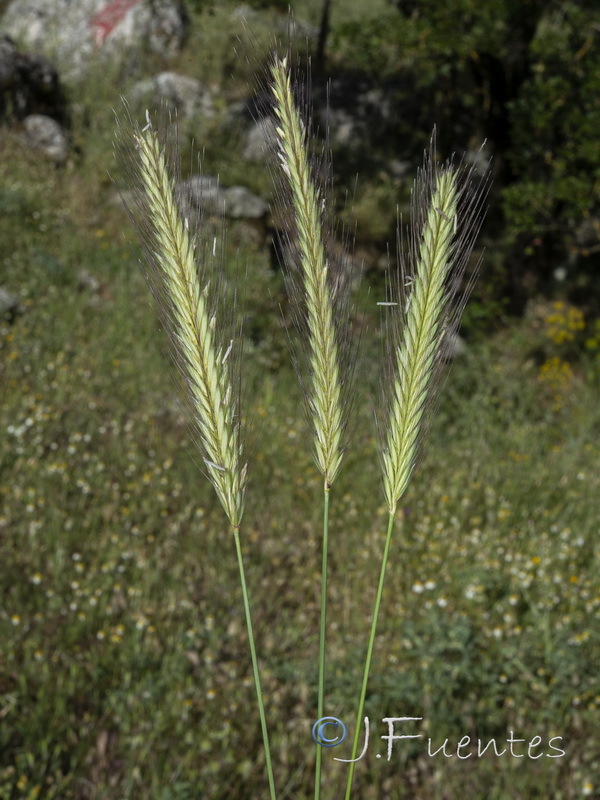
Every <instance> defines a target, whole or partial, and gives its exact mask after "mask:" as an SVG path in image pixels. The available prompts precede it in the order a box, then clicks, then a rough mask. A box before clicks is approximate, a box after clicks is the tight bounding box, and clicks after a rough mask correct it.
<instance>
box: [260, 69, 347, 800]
mask: <svg viewBox="0 0 600 800" xmlns="http://www.w3.org/2000/svg"><path fill="white" fill-rule="evenodd" d="M271 88H272V92H273V96H274V99H275V109H274V110H275V115H276V117H277V122H278V124H277V154H278V158H279V162H280V165H281V170H282V173H283V175H284V176H285V179H284V180H283V181H282V182H283V183H284V184H285V185H286V186H287V190H288V191H286V192H285V194H287V195H289V197H290V201H291V205H292V208H293V211H294V225H293V232H292V233H291V234H290V240H291V241H294V242H297V249H298V266H299V268H300V269H299V272H300V274H301V276H302V288H303V290H304V299H305V308H304V315H305V316H304V320H305V323H306V325H305V335H304V337H303V338H304V340H305V343H306V347H307V350H308V362H309V372H310V381H306V382H305V379H304V378H301V380H302V382H303V383H304V384H305V385H307V386H308V389H307V405H308V410H309V415H310V418H311V423H312V427H313V434H314V437H313V442H314V454H315V459H316V462H317V465H318V467H319V470H320V472H321V474H322V475H323V478H324V504H323V543H322V547H323V550H322V567H321V624H320V636H319V678H318V681H319V686H318V699H317V719H318V720H319V719H321V718H322V717H323V713H324V702H325V701H324V695H325V639H326V628H327V554H328V539H329V492H330V488H331V485H332V483H333V481H334V479H335V477H336V475H337V472H338V470H339V468H340V465H341V461H342V456H343V435H344V427H345V424H344V402H343V391H342V381H343V377H346V376H345V375H342V373H343V368H341V366H340V352H339V345H338V343H339V340H340V327H341V325H340V320H339V319H336V316H335V308H336V303H335V300H336V289H335V288H334V287H335V281H332V279H331V278H332V276H331V264H330V263H329V260H328V257H327V252H326V248H325V243H324V236H323V207H324V205H325V196H324V192H323V190H322V187H320V186H319V184H318V183H317V182H316V181H315V180H314V177H313V174H312V171H311V168H310V163H309V158H308V152H307V144H308V143H307V130H306V126H305V124H304V122H303V120H302V118H301V116H300V114H299V113H298V110H297V108H296V106H295V103H294V97H293V93H292V87H291V78H290V71H289V67H288V63H287V59H286V58H284V59H282V60H280V59H278V58H276V59H275V60H274V62H273V64H272V66H271ZM293 285H294V291H298V287H297V285H296V284H295V282H293ZM322 759H323V753H322V746H321V744H319V742H317V753H316V763H315V794H314V796H315V800H319V798H320V795H321V765H322Z"/></svg>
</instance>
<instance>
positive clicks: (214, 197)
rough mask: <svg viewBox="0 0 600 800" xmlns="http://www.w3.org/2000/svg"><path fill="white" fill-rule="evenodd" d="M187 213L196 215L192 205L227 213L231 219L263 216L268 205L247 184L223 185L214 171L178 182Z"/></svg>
mask: <svg viewBox="0 0 600 800" xmlns="http://www.w3.org/2000/svg"><path fill="white" fill-rule="evenodd" d="M178 188H179V195H180V200H181V206H182V211H183V213H184V214H191V215H192V216H193V208H200V209H202V210H203V211H206V212H207V213H212V214H224V215H225V216H226V217H229V218H230V219H262V218H264V217H265V216H266V215H267V213H268V211H269V205H268V203H266V202H265V201H264V200H263V199H262V198H261V197H258V195H255V194H253V193H252V192H251V191H250V189H247V188H246V187H245V186H230V187H223V186H221V185H220V184H219V180H218V178H215V177H214V176H213V175H195V176H194V177H193V178H190V179H189V180H187V181H182V182H181V183H180V184H179V187H178Z"/></svg>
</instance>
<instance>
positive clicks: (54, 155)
mask: <svg viewBox="0 0 600 800" xmlns="http://www.w3.org/2000/svg"><path fill="white" fill-rule="evenodd" d="M23 124H24V126H25V134H24V137H23V138H24V139H25V141H26V142H27V144H28V145H30V146H31V147H33V148H35V149H36V150H39V151H40V152H41V153H44V155H46V156H48V157H49V158H51V159H52V160H53V161H55V162H56V163H57V164H64V163H65V161H66V160H67V157H68V155H69V140H68V137H67V133H66V131H64V130H63V128H62V127H61V126H60V124H59V123H58V122H57V121H56V120H55V119H52V118H51V117H46V116H44V115H43V114H31V115H30V116H28V117H25V119H24V120H23Z"/></svg>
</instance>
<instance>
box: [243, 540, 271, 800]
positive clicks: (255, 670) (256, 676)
mask: <svg viewBox="0 0 600 800" xmlns="http://www.w3.org/2000/svg"><path fill="white" fill-rule="evenodd" d="M233 538H234V539H235V550H236V553H237V560H238V567H239V569H240V581H241V584H242V596H243V598H244V611H245V613H246V628H247V630H248V639H249V640H250V655H251V657H252V672H253V673H254V685H255V687H256V698H257V700H258V714H259V716H260V726H261V728H262V735H263V744H264V748H265V759H266V762H267V774H268V776H269V792H270V796H271V800H276V796H275V781H274V779H273V765H272V763H271V750H270V748H269V732H268V730H267V720H266V717H265V706H264V703H263V696H262V689H261V687H260V673H259V671H258V660H257V658H256V648H255V646H254V632H253V630H252V617H251V616H250V601H249V600H248V589H247V587H246V574H245V572H244V562H243V560H242V548H241V545H240V530H239V527H237V526H234V528H233Z"/></svg>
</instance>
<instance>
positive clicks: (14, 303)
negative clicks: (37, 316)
mask: <svg viewBox="0 0 600 800" xmlns="http://www.w3.org/2000/svg"><path fill="white" fill-rule="evenodd" d="M20 311H21V306H20V304H19V301H18V300H17V298H16V297H15V296H14V295H12V294H11V293H10V292H7V291H6V289H2V288H1V287H0V321H1V320H7V321H8V322H14V319H15V317H16V316H17V314H18V313H19V312H20Z"/></svg>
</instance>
